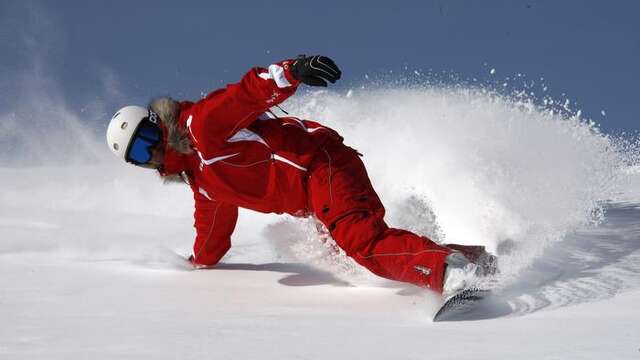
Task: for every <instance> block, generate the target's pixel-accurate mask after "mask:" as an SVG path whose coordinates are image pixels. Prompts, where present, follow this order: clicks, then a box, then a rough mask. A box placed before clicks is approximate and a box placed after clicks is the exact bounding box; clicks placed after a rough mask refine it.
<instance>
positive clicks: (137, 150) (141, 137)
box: [125, 111, 162, 165]
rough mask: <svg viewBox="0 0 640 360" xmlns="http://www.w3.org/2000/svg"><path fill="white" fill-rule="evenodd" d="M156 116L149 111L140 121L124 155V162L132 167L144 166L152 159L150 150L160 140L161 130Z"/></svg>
mask: <svg viewBox="0 0 640 360" xmlns="http://www.w3.org/2000/svg"><path fill="white" fill-rule="evenodd" d="M157 119H158V115H156V114H155V113H154V112H152V111H149V116H147V117H145V118H144V119H142V121H141V122H140V124H138V127H137V128H136V131H135V132H134V133H133V137H132V138H131V141H130V142H129V147H128V148H127V152H126V153H125V160H126V161H127V162H129V163H132V164H134V165H145V164H148V163H149V161H151V158H152V157H153V155H152V153H151V150H153V148H154V147H155V146H156V145H158V143H160V141H161V140H162V130H161V129H160V127H159V126H158V120H157Z"/></svg>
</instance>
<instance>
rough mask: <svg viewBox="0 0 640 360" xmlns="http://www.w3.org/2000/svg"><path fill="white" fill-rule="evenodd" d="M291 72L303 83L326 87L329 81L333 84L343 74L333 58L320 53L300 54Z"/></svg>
mask: <svg viewBox="0 0 640 360" xmlns="http://www.w3.org/2000/svg"><path fill="white" fill-rule="evenodd" d="M291 73H292V74H293V76H294V77H295V78H296V79H298V80H300V81H301V82H302V83H303V84H307V85H310V86H324V87H326V86H327V81H329V82H330V83H332V84H333V83H335V82H336V80H338V79H340V76H341V75H342V72H341V71H340V69H338V66H337V65H336V63H334V62H333V60H331V59H329V58H328V57H326V56H319V55H315V56H305V55H300V57H298V59H296V61H295V62H294V63H293V65H291Z"/></svg>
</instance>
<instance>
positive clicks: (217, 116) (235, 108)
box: [187, 60, 300, 153]
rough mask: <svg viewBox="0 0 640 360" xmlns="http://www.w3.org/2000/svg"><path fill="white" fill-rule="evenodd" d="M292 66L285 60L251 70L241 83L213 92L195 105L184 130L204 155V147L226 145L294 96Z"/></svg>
mask: <svg viewBox="0 0 640 360" xmlns="http://www.w3.org/2000/svg"><path fill="white" fill-rule="evenodd" d="M292 63H293V60H284V61H282V62H279V63H277V64H273V65H270V66H269V67H268V68H260V67H256V68H253V69H251V70H249V72H247V73H246V74H245V75H244V77H243V78H242V79H241V80H240V82H238V83H236V84H230V85H227V86H226V87H225V88H222V89H219V90H216V91H213V92H212V93H210V94H209V95H207V97H206V98H204V99H202V100H200V101H198V102H197V103H196V104H195V106H194V109H193V111H192V115H193V116H192V117H191V119H190V120H187V127H188V128H189V131H190V132H191V134H192V136H193V138H194V141H195V145H196V146H198V148H199V150H200V151H204V152H205V153H206V152H207V151H206V150H207V149H206V148H207V147H210V146H215V145H216V144H218V145H219V144H221V143H223V142H225V141H226V140H227V139H228V138H229V137H231V136H232V135H233V134H235V133H236V132H237V131H238V130H240V129H242V128H245V127H247V126H249V125H250V124H251V123H252V122H253V121H254V120H256V118H257V117H258V116H259V115H261V114H262V113H264V112H265V111H267V110H268V109H269V108H271V107H273V106H275V105H278V104H280V103H281V102H283V101H284V100H286V99H287V98H288V97H289V96H291V95H293V94H294V93H295V91H296V89H297V87H298V85H299V84H300V82H299V81H298V80H296V79H295V77H294V76H293V75H292V73H291V64H292ZM212 150H213V149H212Z"/></svg>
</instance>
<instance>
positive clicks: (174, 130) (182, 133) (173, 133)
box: [149, 97, 193, 155]
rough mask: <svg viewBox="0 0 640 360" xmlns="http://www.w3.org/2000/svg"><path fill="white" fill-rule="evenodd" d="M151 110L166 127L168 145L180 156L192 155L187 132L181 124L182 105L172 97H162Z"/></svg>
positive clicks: (154, 101) (151, 106)
mask: <svg viewBox="0 0 640 360" xmlns="http://www.w3.org/2000/svg"><path fill="white" fill-rule="evenodd" d="M149 109H151V111H153V112H155V113H156V114H158V116H159V117H160V121H161V122H162V124H163V125H164V127H165V130H166V136H167V145H168V146H169V147H170V148H171V149H172V150H174V151H176V152H177V153H179V154H183V155H186V154H190V153H192V152H193V149H192V147H191V140H190V139H189V135H188V134H187V130H186V129H185V127H184V126H183V125H182V124H180V103H179V102H177V101H175V100H174V99H172V98H170V97H161V98H157V99H154V100H152V101H151V103H150V104H149Z"/></svg>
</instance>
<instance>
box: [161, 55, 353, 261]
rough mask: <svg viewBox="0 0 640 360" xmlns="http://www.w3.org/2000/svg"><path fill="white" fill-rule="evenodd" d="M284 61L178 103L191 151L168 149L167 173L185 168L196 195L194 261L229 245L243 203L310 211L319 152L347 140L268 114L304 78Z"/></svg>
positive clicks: (269, 208) (313, 125) (215, 254)
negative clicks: (309, 188)
mask: <svg viewBox="0 0 640 360" xmlns="http://www.w3.org/2000/svg"><path fill="white" fill-rule="evenodd" d="M291 63H292V61H291V60H286V61H283V62H281V63H278V64H274V65H271V66H269V68H267V69H265V68H254V69H252V70H250V71H249V72H248V73H247V74H246V75H245V76H244V77H243V78H242V80H241V81H240V82H239V83H237V84H231V85H227V87H226V88H223V89H219V90H216V91H213V92H212V93H210V94H209V95H208V96H207V97H206V98H204V99H202V100H200V101H198V102H195V103H193V102H188V101H187V102H182V103H180V104H179V116H178V119H177V127H178V128H180V129H183V130H185V132H186V134H187V136H188V137H189V139H190V141H191V146H192V149H193V153H191V154H186V155H185V154H179V153H177V152H176V151H174V150H173V149H172V148H171V147H169V146H167V147H166V148H165V164H164V168H163V170H162V172H163V174H165V175H167V174H175V173H179V172H182V171H184V172H185V173H186V174H187V175H188V178H189V182H190V185H191V188H192V190H193V193H194V198H195V214H194V217H195V228H196V232H197V236H196V241H195V244H194V260H195V262H196V263H198V264H204V265H213V264H215V263H217V262H218V261H219V260H220V258H222V256H223V255H224V254H225V253H226V252H227V250H228V249H229V247H230V236H231V233H232V232H233V230H234V227H235V223H236V219H237V214H238V207H243V208H247V209H251V210H256V211H261V212H265V213H272V212H273V213H289V214H293V215H299V214H302V213H305V212H307V208H308V199H307V194H306V187H305V183H306V177H307V171H308V169H309V167H310V164H311V162H312V161H313V159H314V157H315V156H316V154H317V153H318V152H319V149H320V148H321V147H322V146H323V145H324V144H326V143H327V142H336V141H338V142H340V141H342V138H341V137H340V136H339V135H338V134H337V133H336V132H335V131H333V130H331V129H329V128H327V127H323V126H321V125H320V124H318V123H316V122H312V121H308V120H299V119H297V118H292V117H286V118H274V117H273V116H268V115H267V114H266V111H268V110H269V108H271V107H273V106H275V105H277V104H279V103H281V102H283V101H284V100H286V99H287V98H288V97H289V96H291V95H293V94H294V93H295V91H296V89H297V87H298V85H299V82H298V81H297V80H296V79H295V78H294V77H293V76H292V74H291V72H290V65H291Z"/></svg>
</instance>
